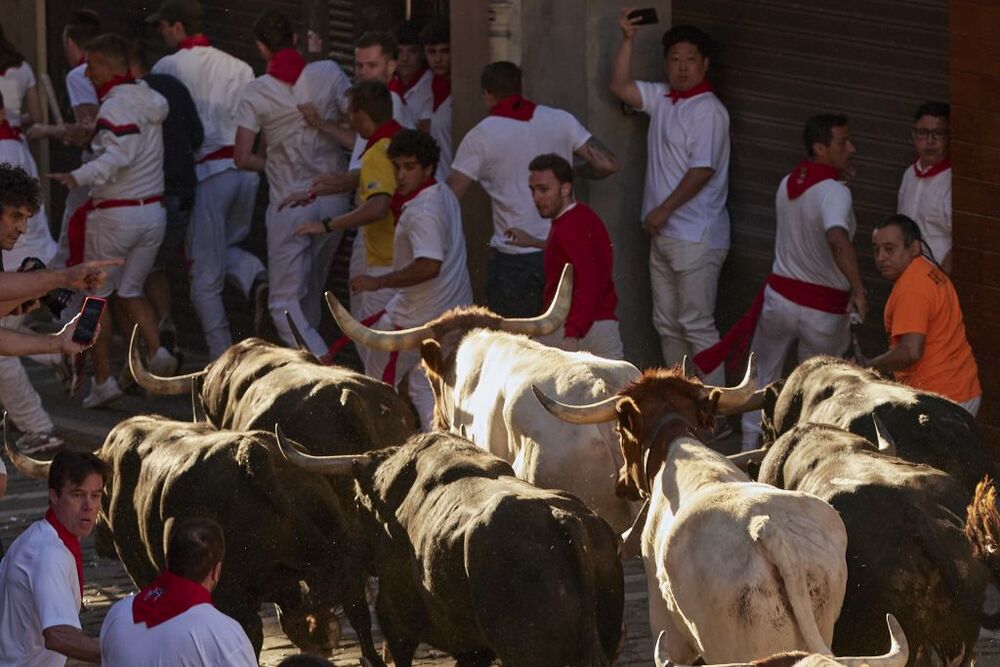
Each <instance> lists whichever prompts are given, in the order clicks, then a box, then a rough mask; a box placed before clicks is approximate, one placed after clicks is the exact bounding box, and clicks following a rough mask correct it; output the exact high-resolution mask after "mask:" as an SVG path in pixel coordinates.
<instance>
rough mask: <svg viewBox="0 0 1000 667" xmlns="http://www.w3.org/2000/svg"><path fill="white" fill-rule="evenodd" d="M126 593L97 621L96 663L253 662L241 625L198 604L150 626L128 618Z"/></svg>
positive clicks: (181, 666) (205, 665)
mask: <svg viewBox="0 0 1000 667" xmlns="http://www.w3.org/2000/svg"><path fill="white" fill-rule="evenodd" d="M133 600H135V594H132V595H129V596H128V597H126V598H123V599H121V600H119V601H118V602H116V603H115V604H114V605H112V607H111V609H109V610H108V615H107V616H105V617H104V624H103V625H102V626H101V657H102V659H103V662H102V663H101V664H103V665H108V666H109V667H222V666H223V665H224V666H225V667H230V666H235V667H240V666H242V665H246V666H247V667H257V656H256V655H255V654H254V650H253V646H251V645H250V640H249V639H248V638H247V635H246V633H245V632H244V631H243V628H242V627H240V624H239V623H237V622H236V621H234V620H233V619H232V618H230V617H228V616H226V615H225V614H223V613H222V612H221V611H219V610H218V609H216V608H215V607H213V606H212V605H210V604H198V605H195V606H193V607H191V608H190V609H188V610H187V611H185V612H184V613H183V614H178V615H177V616H174V617H173V618H171V619H170V620H169V621H164V622H163V623H160V624H158V625H155V626H153V627H152V628H149V627H146V624H145V623H135V622H134V621H133V620H132V601H133Z"/></svg>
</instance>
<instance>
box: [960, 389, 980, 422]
mask: <svg viewBox="0 0 1000 667" xmlns="http://www.w3.org/2000/svg"><path fill="white" fill-rule="evenodd" d="M982 402H983V396H982V394H980V395H979V396H976V397H975V398H970V399H969V400H967V401H962V402H961V403H959V405H961V406H962V407H963V408H965V409H966V411H967V412H968V413H969V414H970V415H972V416H973V417H975V416H976V415H978V414H979V406H980V405H981V404H982Z"/></svg>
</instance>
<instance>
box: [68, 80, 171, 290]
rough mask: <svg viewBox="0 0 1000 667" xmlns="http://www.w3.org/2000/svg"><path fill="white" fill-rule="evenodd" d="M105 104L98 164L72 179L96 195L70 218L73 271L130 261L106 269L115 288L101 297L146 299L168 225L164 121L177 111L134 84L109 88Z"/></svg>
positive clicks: (97, 138)
mask: <svg viewBox="0 0 1000 667" xmlns="http://www.w3.org/2000/svg"><path fill="white" fill-rule="evenodd" d="M98 97H99V99H100V100H101V107H100V109H99V110H98V112H97V122H96V125H95V129H94V138H93V139H92V140H91V142H90V146H91V148H92V149H93V152H94V159H93V160H91V161H90V162H87V163H86V164H84V165H83V166H81V167H80V168H79V169H76V170H74V171H73V172H72V174H73V177H74V178H75V179H76V182H77V183H79V184H80V185H82V186H86V187H89V188H90V200H88V202H87V203H86V204H84V205H83V206H82V207H80V208H78V209H77V210H76V211H75V212H74V213H73V215H72V217H71V218H70V221H69V231H68V235H69V260H67V263H68V264H70V265H73V264H77V263H79V262H81V261H89V260H95V259H114V258H118V257H123V258H124V259H125V264H124V265H123V266H113V267H109V268H106V269H105V272H106V273H107V280H106V281H105V283H104V285H103V286H102V287H101V288H99V289H98V290H96V291H94V292H93V294H95V295H97V296H109V295H110V294H112V293H113V292H117V293H118V295H119V296H122V297H131V298H134V297H141V296H142V295H143V293H144V292H143V288H144V286H145V283H146V277H147V276H148V275H149V272H150V270H151V269H152V268H153V262H154V261H156V253H157V252H158V251H159V249H160V242H161V241H162V240H163V232H164V230H165V229H166V224H167V215H166V211H165V210H164V208H163V120H164V119H165V118H166V117H167V112H168V111H169V107H168V105H167V100H166V99H164V98H163V96H161V95H160V94H159V93H157V92H155V91H154V90H153V89H151V88H150V87H149V86H147V85H146V83H145V82H143V81H135V80H134V79H132V78H131V76H124V77H119V78H118V79H115V80H113V81H111V82H109V83H107V84H105V85H104V86H102V89H101V90H99V91H98Z"/></svg>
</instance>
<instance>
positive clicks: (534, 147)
mask: <svg viewBox="0 0 1000 667" xmlns="http://www.w3.org/2000/svg"><path fill="white" fill-rule="evenodd" d="M481 85H482V89H483V102H484V103H485V105H486V107H487V108H488V109H489V110H490V112H489V115H488V116H487V117H486V118H484V119H483V120H482V121H480V122H479V124H477V125H476V126H475V127H473V128H472V129H471V130H469V132H468V133H467V134H466V135H465V137H464V138H463V139H462V143H461V144H459V146H458V151H457V152H456V154H455V162H454V163H453V164H452V172H451V175H450V176H448V185H449V186H450V187H451V189H452V190H453V191H454V192H455V195H456V196H457V197H458V198H459V199H461V198H462V195H463V194H464V193H465V191H466V189H468V187H469V184H470V183H471V182H472V181H479V183H480V185H482V186H483V188H484V189H485V190H486V193H487V194H488V195H489V196H490V199H491V200H492V203H493V238H492V239H490V246H491V248H492V252H491V253H490V258H489V263H488V264H487V267H486V301H487V304H488V305H489V307H490V309H491V310H493V311H494V312H495V313H496V314H498V315H502V316H504V317H534V316H536V315H538V314H539V313H541V312H542V291H543V288H544V286H545V272H544V270H543V268H542V253H541V251H539V250H537V249H535V248H524V247H520V246H517V245H514V244H513V243H511V239H510V238H509V237H508V236H507V230H509V229H510V228H511V227H520V228H522V229H523V230H524V231H525V232H526V233H528V234H530V235H531V236H534V237H536V238H545V237H547V236H548V234H549V222H548V221H547V220H544V219H542V218H541V217H540V216H539V215H538V211H536V210H535V206H534V204H533V203H532V200H531V191H530V190H529V189H528V181H527V179H526V178H525V174H527V172H528V163H530V162H531V159H532V158H533V157H534V156H536V155H538V154H539V153H555V154H556V155H559V156H561V157H562V158H563V159H565V160H567V161H569V160H572V159H573V156H574V155H576V156H578V157H580V158H581V159H582V160H583V161H584V164H581V165H580V166H578V167H577V168H576V175H577V176H579V177H582V178H604V177H605V176H609V175H611V174H613V173H615V172H616V171H618V161H617V160H616V159H615V156H614V155H613V154H612V153H611V151H609V150H608V149H607V148H605V147H604V145H603V144H601V142H600V141H598V140H597V139H596V138H595V137H593V136H592V135H591V134H590V133H589V132H588V131H587V129H586V128H585V127H584V126H583V125H581V124H580V122H579V121H578V120H577V119H576V118H574V117H573V116H572V115H571V114H570V113H568V112H566V111H562V110H561V109H554V108H552V107H547V106H542V105H540V104H535V103H534V102H532V101H530V100H528V99H526V98H524V97H522V95H521V69H520V68H519V67H518V66H517V65H515V64H514V63H510V62H495V63H491V64H489V65H487V66H486V67H485V69H483V74H482V78H481Z"/></svg>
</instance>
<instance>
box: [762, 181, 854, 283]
mask: <svg viewBox="0 0 1000 667" xmlns="http://www.w3.org/2000/svg"><path fill="white" fill-rule="evenodd" d="M787 184H788V176H785V178H783V179H782V180H781V184H780V185H779V186H778V193H777V195H776V196H775V198H774V208H775V211H776V213H777V218H778V220H777V229H776V234H775V241H774V266H773V267H772V269H771V270H772V271H773V272H774V273H777V274H778V275H781V276H785V277H786V278H794V279H795V280H801V281H804V282H807V283H812V284H814V285H825V286H827V287H833V288H836V289H839V290H849V289H850V288H851V283H850V282H849V281H848V280H847V276H845V275H844V274H843V273H841V271H840V269H839V268H837V263H836V262H835V261H833V253H832V252H831V251H830V245H829V244H828V243H827V240H826V233H827V232H828V231H829V230H831V229H835V228H837V227H842V228H843V229H845V230H846V231H847V235H848V236H849V237H850V238H851V239H853V238H854V231H855V228H856V227H857V225H856V223H855V221H854V208H853V204H852V200H851V191H850V189H848V187H847V186H846V185H844V184H843V183H840V182H838V181H835V180H833V179H827V180H825V181H821V182H819V183H817V184H816V185H814V186H812V187H811V188H809V189H808V190H806V191H805V192H803V193H802V194H801V195H799V196H798V197H797V198H796V199H789V198H788V188H787Z"/></svg>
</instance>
